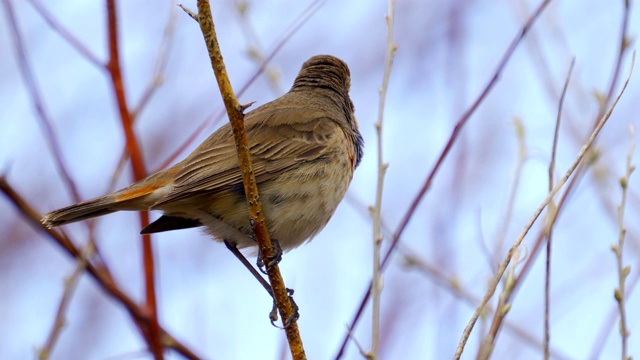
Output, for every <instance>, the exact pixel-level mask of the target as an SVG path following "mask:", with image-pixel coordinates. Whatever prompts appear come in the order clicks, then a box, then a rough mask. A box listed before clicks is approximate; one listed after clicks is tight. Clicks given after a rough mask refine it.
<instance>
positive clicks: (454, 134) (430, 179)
mask: <svg viewBox="0 0 640 360" xmlns="http://www.w3.org/2000/svg"><path fill="white" fill-rule="evenodd" d="M550 2H551V0H544V1H543V2H542V3H541V4H540V5H539V6H538V8H537V9H536V11H535V12H534V13H533V14H531V16H530V17H529V19H528V20H527V22H526V23H525V24H524V26H523V27H522V29H521V30H520V32H519V33H518V34H517V35H516V37H515V38H514V39H513V41H512V42H511V44H510V45H509V47H508V48H507V50H506V51H505V53H504V55H503V56H502V59H501V60H500V62H499V63H498V65H497V67H496V70H495V72H494V74H493V76H492V77H491V79H490V80H489V82H488V83H487V85H486V86H485V87H484V89H483V90H482V92H481V93H480V95H479V96H478V98H477V99H476V100H475V101H474V102H473V104H472V105H471V107H469V109H467V110H466V111H465V112H464V114H462V116H461V117H460V119H459V120H458V122H457V123H456V125H455V127H454V129H453V131H452V132H451V135H450V137H449V140H448V141H447V143H446V145H445V147H444V149H443V150H442V152H441V154H440V157H439V158H438V160H437V161H436V163H435V165H434V166H433V168H432V169H431V172H430V173H429V175H428V176H427V179H426V180H425V182H424V184H423V185H422V188H421V189H420V191H419V192H418V194H417V195H416V196H415V197H414V200H413V201H412V202H411V204H410V205H409V209H408V210H407V211H406V213H405V215H404V216H403V218H402V220H401V221H400V225H399V226H398V228H397V229H396V231H395V233H394V234H393V238H392V240H391V246H390V247H389V249H388V250H387V252H386V253H385V255H384V257H383V259H382V263H381V269H382V270H384V268H385V267H386V265H387V264H388V263H389V260H390V258H391V254H393V252H394V250H395V248H396V247H397V246H398V243H399V242H400V237H401V236H402V233H403V232H404V230H405V229H406V227H407V225H408V224H409V221H411V219H412V218H413V215H414V213H415V211H416V209H417V208H418V205H419V204H420V202H421V201H422V199H423V198H424V196H425V194H426V193H427V191H428V190H429V189H430V188H431V184H432V182H433V179H434V178H435V175H436V174H437V173H438V170H440V168H441V167H442V164H443V163H444V160H445V159H446V157H447V155H448V154H449V152H450V151H451V148H452V147H453V144H455V142H456V140H457V139H458V136H459V135H460V133H461V132H462V128H463V127H464V125H465V124H466V123H467V122H468V121H469V119H470V118H471V115H473V114H474V113H475V111H476V110H477V109H478V107H479V106H480V104H481V103H482V102H483V101H484V99H485V98H486V97H487V96H488V95H489V92H490V91H491V89H493V87H494V86H495V85H496V83H497V82H498V79H499V78H500V74H501V73H502V71H503V70H504V68H505V66H506V64H507V62H508V61H509V59H511V56H512V55H513V53H514V51H515V49H516V48H517V47H518V45H519V44H520V42H521V41H522V39H523V38H524V36H525V35H526V34H527V32H528V31H529V29H531V26H532V25H533V23H534V22H535V20H536V19H538V17H540V14H541V13H542V11H543V10H544V9H545V8H546V7H547V5H548V4H549V3H550ZM370 292H371V284H369V288H368V289H367V291H366V292H365V294H364V296H363V297H362V301H361V302H360V306H359V307H358V309H357V310H356V314H355V315H354V318H353V320H352V321H351V324H350V325H349V329H350V330H351V331H353V329H354V328H355V326H356V324H357V323H358V321H359V320H360V316H361V315H362V312H363V310H364V307H365V306H366V304H367V302H368V301H369V297H370ZM348 340H349V336H348V334H347V335H346V336H345V337H344V338H343V341H342V344H341V346H340V350H339V351H338V354H337V355H336V357H335V358H336V359H340V358H342V356H343V355H344V352H345V350H346V345H347V342H348Z"/></svg>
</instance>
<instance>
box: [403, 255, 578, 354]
mask: <svg viewBox="0 0 640 360" xmlns="http://www.w3.org/2000/svg"><path fill="white" fill-rule="evenodd" d="M400 253H401V254H402V257H403V259H404V261H405V262H406V266H408V267H410V268H412V269H416V270H418V271H419V272H420V273H421V274H424V275H425V276H426V277H428V278H429V279H431V280H432V281H433V283H434V284H436V285H438V286H440V287H441V288H443V289H445V290H447V291H448V292H449V293H451V294H452V295H453V296H455V297H456V298H457V299H460V300H461V301H462V302H463V303H465V304H467V305H469V306H476V304H477V303H478V302H479V301H480V299H479V298H478V297H477V296H476V295H474V294H472V293H471V292H470V291H469V290H467V288H466V287H465V286H463V285H462V284H460V282H459V281H458V279H456V278H455V277H454V276H450V275H447V274H445V273H444V272H443V271H442V269H441V268H440V267H439V266H436V265H433V264H429V263H428V262H426V261H424V260H423V259H420V258H418V257H417V256H415V255H414V254H415V251H410V250H407V249H400ZM495 311H496V310H495V309H493V308H491V306H489V305H487V308H486V313H487V314H493V313H495ZM505 327H506V329H507V330H508V331H509V333H510V334H512V335H513V336H514V337H516V338H518V339H520V340H521V341H522V342H523V343H524V344H527V345H529V346H530V347H532V348H534V349H537V350H540V351H543V349H544V345H543V343H542V342H541V341H539V340H537V339H536V338H535V337H534V336H533V335H531V334H530V333H528V332H527V330H525V329H524V328H522V327H520V326H518V325H516V324H514V323H512V322H509V321H506V322H505ZM551 353H552V355H553V358H554V359H558V360H568V359H570V357H569V356H567V355H565V354H562V352H561V351H560V350H558V349H552V351H551Z"/></svg>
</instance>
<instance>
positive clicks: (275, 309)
mask: <svg viewBox="0 0 640 360" xmlns="http://www.w3.org/2000/svg"><path fill="white" fill-rule="evenodd" d="M287 295H289V301H290V302H291V307H292V308H293V312H292V313H291V315H289V317H288V318H287V319H286V320H285V321H284V327H282V328H281V327H280V326H278V325H276V321H278V307H277V306H276V300H275V299H273V308H272V309H271V312H270V313H269V319H270V320H271V325H273V326H274V327H277V328H279V329H286V328H288V327H289V326H291V323H292V322H293V321H295V320H298V319H299V318H300V313H299V312H298V309H299V308H298V304H296V302H295V300H293V289H289V288H287Z"/></svg>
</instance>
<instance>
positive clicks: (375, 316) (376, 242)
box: [367, 0, 398, 359]
mask: <svg viewBox="0 0 640 360" xmlns="http://www.w3.org/2000/svg"><path fill="white" fill-rule="evenodd" d="M395 8H396V2H395V0H389V13H388V14H387V15H386V16H385V21H386V23H387V50H386V54H385V66H384V75H383V77H382V86H381V87H380V89H379V93H380V102H379V103H378V120H377V121H376V123H375V128H376V134H377V137H378V182H377V185H376V202H375V205H374V206H373V207H372V209H371V212H372V216H373V276H372V279H373V280H372V281H371V297H372V310H371V350H370V351H369V353H368V354H367V357H368V358H369V359H377V358H378V348H379V342H380V295H381V294H382V287H383V282H382V273H381V271H380V251H381V247H382V232H381V224H382V219H381V213H382V189H383V187H384V175H385V173H386V171H387V167H388V166H389V164H387V163H385V162H384V159H383V151H382V143H383V142H382V120H383V119H384V106H385V102H386V99H387V89H388V88H389V77H390V76H391V65H392V64H393V58H394V57H395V53H396V51H397V50H398V45H397V44H395V43H394V42H393V20H394V17H395Z"/></svg>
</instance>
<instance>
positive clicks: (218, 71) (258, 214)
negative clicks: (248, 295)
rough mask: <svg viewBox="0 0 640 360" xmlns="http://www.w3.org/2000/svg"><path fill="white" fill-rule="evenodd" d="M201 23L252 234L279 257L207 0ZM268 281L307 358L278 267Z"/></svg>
mask: <svg viewBox="0 0 640 360" xmlns="http://www.w3.org/2000/svg"><path fill="white" fill-rule="evenodd" d="M198 23H199V24H200V29H201V30H202V35H203V36H204V41H205V44H206V46H207V50H208V52H209V59H210V60H211V67H212V68H213V72H214V73H215V76H216V80H217V82H218V87H219V88H220V94H221V96H222V99H223V100H224V104H225V107H226V109H227V114H228V115H229V121H230V122H231V127H232V129H233V136H234V139H235V142H236V150H237V153H238V160H239V162H240V170H241V171H242V182H243V184H244V191H245V194H246V196H247V203H248V206H249V218H250V221H251V224H252V227H253V232H254V233H255V236H256V241H257V242H258V247H259V250H260V253H261V254H262V256H263V257H264V258H267V259H268V258H273V257H274V256H275V255H276V249H275V247H274V246H273V244H272V242H271V239H270V238H269V233H268V231H267V227H266V222H265V219H264V213H263V212H262V204H261V202H260V197H259V195H258V186H257V182H256V178H255V174H254V172H253V164H252V162H251V154H250V153H249V145H248V142H247V134H246V133H245V130H244V114H243V110H244V107H243V106H241V105H240V104H239V103H238V99H236V97H235V94H234V92H233V88H232V87H231V83H230V82H229V77H228V75H227V71H226V68H225V65H224V61H223V59H222V53H221V51H220V44H219V43H218V39H217V37H216V33H215V26H214V23H213V17H212V15H211V7H210V5H209V2H208V1H207V0H198ZM267 274H268V276H269V282H270V283H271V288H272V289H273V295H274V300H275V302H276V306H277V308H278V310H279V312H280V316H281V318H282V323H283V326H284V328H285V331H286V335H287V340H288V341H289V348H290V351H291V356H292V358H293V359H295V360H298V359H306V355H305V353H304V348H303V346H302V339H301V338H300V333H299V330H298V324H297V322H296V320H295V317H293V315H294V311H295V310H294V308H293V306H292V304H291V301H290V299H289V294H288V292H287V288H286V287H285V284H284V280H283V279H282V275H281V274H280V269H279V267H278V266H277V265H275V266H272V267H267ZM290 320H292V321H290Z"/></svg>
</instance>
